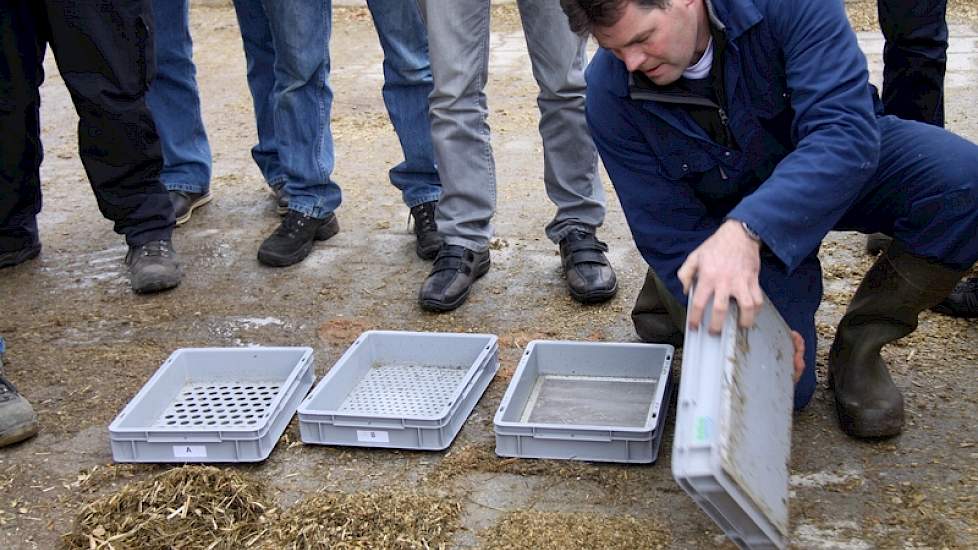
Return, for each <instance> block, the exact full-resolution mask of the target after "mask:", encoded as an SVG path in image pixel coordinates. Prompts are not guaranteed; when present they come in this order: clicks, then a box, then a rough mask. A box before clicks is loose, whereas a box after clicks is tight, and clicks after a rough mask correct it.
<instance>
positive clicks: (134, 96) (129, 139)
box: [0, 0, 174, 252]
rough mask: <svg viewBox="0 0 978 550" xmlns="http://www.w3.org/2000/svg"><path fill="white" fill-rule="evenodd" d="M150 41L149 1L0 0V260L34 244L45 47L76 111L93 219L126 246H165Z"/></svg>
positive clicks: (165, 201)
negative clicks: (149, 98) (150, 101)
mask: <svg viewBox="0 0 978 550" xmlns="http://www.w3.org/2000/svg"><path fill="white" fill-rule="evenodd" d="M151 32H152V16H151V10H150V4H149V1H148V0H0V252H10V251H14V250H19V249H20V248H23V247H25V246H30V245H32V244H34V243H36V242H37V240H38V236H37V225H36V218H35V217H36V215H37V213H38V212H40V210H41V185H40V174H39V168H40V165H41V158H42V156H43V153H42V147H41V136H40V121H39V110H40V99H41V98H40V94H39V87H40V86H41V82H42V81H43V80H44V69H43V67H42V62H43V59H44V52H45V48H46V46H47V45H48V44H50V45H51V50H52V51H53V52H54V57H55V60H56V61H57V64H58V69H59V71H60V73H61V77H62V78H63V79H64V82H65V85H66V86H67V87H68V90H69V92H71V99H72V101H73V102H74V104H75V109H76V111H77V112H78V116H79V119H80V120H79V122H78V149H79V153H80V156H81V160H82V163H83V164H84V166H85V171H86V173H87V174H88V179H89V181H90V182H91V185H92V189H93V190H94V191H95V197H96V199H97V200H98V206H99V210H101V212H102V214H103V215H104V216H105V217H106V218H108V219H110V220H112V221H113V222H115V231H116V232H117V233H120V234H123V235H125V237H126V242H127V243H128V244H129V245H130V246H140V245H142V244H145V243H147V242H149V241H153V240H162V239H169V238H170V235H171V234H172V232H173V224H174V218H173V207H172V205H171V204H170V200H169V197H168V195H167V192H166V189H165V188H164V187H163V185H162V184H161V183H160V181H159V173H160V169H161V168H162V165H163V160H162V154H161V152H160V144H159V137H158V136H157V134H156V127H155V126H154V125H153V118H152V116H151V115H150V112H149V109H148V108H147V107H146V101H145V94H146V89H147V86H148V83H149V82H150V81H151V78H152V72H153V70H154V64H153V50H152V47H153V40H152V35H151V34H150V33H151Z"/></svg>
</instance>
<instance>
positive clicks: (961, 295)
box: [931, 277, 978, 319]
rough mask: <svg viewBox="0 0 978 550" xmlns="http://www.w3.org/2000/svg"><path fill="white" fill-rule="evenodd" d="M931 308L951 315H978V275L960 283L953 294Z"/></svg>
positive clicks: (965, 316) (969, 317)
mask: <svg viewBox="0 0 978 550" xmlns="http://www.w3.org/2000/svg"><path fill="white" fill-rule="evenodd" d="M931 310H933V311H936V312H937V313H940V314H942V315H948V316H950V317H963V318H966V319H973V318H975V317H978V277H969V278H967V279H965V280H963V281H961V282H960V283H958V285H957V286H956V287H954V290H952V291H951V294H949V295H948V297H947V298H944V301H943V302H941V303H939V304H937V305H936V306H934V307H932V308H931Z"/></svg>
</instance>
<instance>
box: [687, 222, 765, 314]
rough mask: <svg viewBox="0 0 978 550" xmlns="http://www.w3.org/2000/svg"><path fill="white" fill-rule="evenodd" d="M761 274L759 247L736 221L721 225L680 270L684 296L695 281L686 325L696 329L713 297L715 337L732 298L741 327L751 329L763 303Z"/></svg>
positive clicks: (758, 243) (759, 244)
mask: <svg viewBox="0 0 978 550" xmlns="http://www.w3.org/2000/svg"><path fill="white" fill-rule="evenodd" d="M760 272H761V243H760V242H759V241H757V240H754V239H753V238H751V237H750V236H749V235H748V234H747V232H746V231H745V230H744V227H743V226H742V225H741V223H740V222H739V221H737V220H727V221H725V222H723V224H722V225H721V226H720V227H719V228H718V229H717V230H716V232H715V233H713V235H711V236H710V238H709V239H707V240H706V241H704V242H703V244H701V245H700V246H699V247H697V248H696V250H693V252H692V253H691V254H690V255H689V257H688V258H686V261H685V262H684V263H683V265H682V266H681V267H680V268H679V272H678V276H679V280H680V281H681V282H682V284H683V292H685V293H687V294H689V289H690V287H691V286H692V284H693V280H694V279H695V280H696V291H695V292H694V293H693V296H690V297H689V299H690V303H691V304H692V308H691V309H690V312H689V325H690V326H691V327H692V328H694V329H698V328H699V326H700V323H701V322H702V320H703V311H704V310H705V309H706V305H707V304H708V303H709V300H710V296H713V314H712V317H711V318H710V326H709V327H708V328H709V330H710V333H712V334H718V333H719V332H720V331H721V330H722V329H723V321H724V320H725V319H726V317H727V309H728V308H729V304H730V299H731V298H733V299H734V300H736V301H737V307H738V308H739V310H740V326H741V327H743V328H750V327H752V326H754V318H755V317H756V316H757V312H758V311H760V309H761V305H762V304H763V303H764V294H763V293H762V292H761V284H760V281H759V279H758V277H759V275H760Z"/></svg>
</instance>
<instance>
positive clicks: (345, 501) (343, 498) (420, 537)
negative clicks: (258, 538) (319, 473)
mask: <svg viewBox="0 0 978 550" xmlns="http://www.w3.org/2000/svg"><path fill="white" fill-rule="evenodd" d="M460 514H461V506H460V505H459V504H458V503H457V502H451V501H448V500H445V499H441V498H438V497H433V496H426V495H421V494H417V493H404V492H392V491H384V492H379V493H358V494H352V495H345V494H342V493H326V494H321V495H316V496H314V497H311V498H308V499H306V500H303V501H301V502H299V503H298V504H296V505H295V506H294V507H292V508H290V509H289V510H288V511H287V512H286V513H285V514H283V515H282V516H281V518H280V519H279V521H278V522H277V523H276V524H275V526H274V528H273V529H272V530H271V534H270V536H269V538H268V539H267V540H266V541H265V542H264V543H263V545H262V546H261V548H266V549H268V550H271V549H276V550H278V549H285V548H288V549H299V548H368V549H369V548H377V549H392V550H397V549H409V548H444V547H446V546H447V544H448V541H449V539H450V538H451V535H452V533H454V532H455V531H456V530H457V529H458V528H459V526H460V519H459V517H460Z"/></svg>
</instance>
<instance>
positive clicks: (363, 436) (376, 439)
mask: <svg viewBox="0 0 978 550" xmlns="http://www.w3.org/2000/svg"><path fill="white" fill-rule="evenodd" d="M357 441H365V442H369V443H390V442H391V438H390V436H389V435H387V432H377V431H372V430H357Z"/></svg>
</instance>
